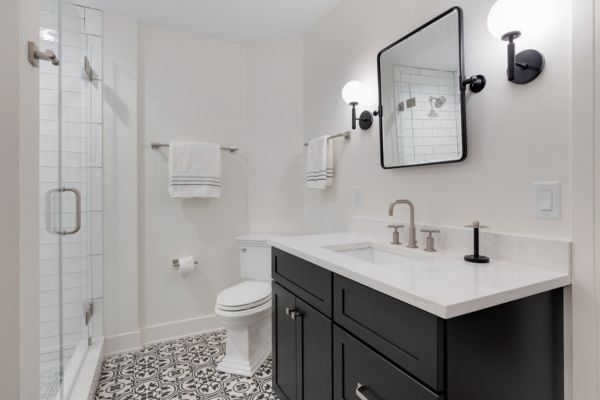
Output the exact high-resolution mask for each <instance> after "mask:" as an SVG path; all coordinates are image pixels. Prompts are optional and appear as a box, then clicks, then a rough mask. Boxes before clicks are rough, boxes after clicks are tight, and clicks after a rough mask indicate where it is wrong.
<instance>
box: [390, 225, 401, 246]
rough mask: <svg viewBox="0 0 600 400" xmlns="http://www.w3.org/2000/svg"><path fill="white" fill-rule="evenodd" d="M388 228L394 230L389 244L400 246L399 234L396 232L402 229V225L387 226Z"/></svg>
mask: <svg viewBox="0 0 600 400" xmlns="http://www.w3.org/2000/svg"><path fill="white" fill-rule="evenodd" d="M388 228H392V229H394V234H393V235H392V242H391V244H395V245H399V244H402V243H400V232H398V229H400V228H404V225H399V224H396V225H388Z"/></svg>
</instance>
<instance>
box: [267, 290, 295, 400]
mask: <svg viewBox="0 0 600 400" xmlns="http://www.w3.org/2000/svg"><path fill="white" fill-rule="evenodd" d="M295 308H296V297H295V296H294V295H293V294H291V293H290V292H288V291H287V290H285V289H284V288H282V287H281V286H279V285H278V284H276V283H274V282H273V311H272V312H273V319H272V326H273V386H274V388H275V392H276V393H277V395H278V396H279V398H280V399H281V400H299V399H298V397H297V388H296V381H297V377H296V371H297V370H296V364H297V354H298V352H297V351H298V349H297V346H296V342H297V340H296V321H294V320H292V319H291V318H290V316H289V314H290V312H289V311H290V310H292V309H295Z"/></svg>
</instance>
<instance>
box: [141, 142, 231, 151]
mask: <svg viewBox="0 0 600 400" xmlns="http://www.w3.org/2000/svg"><path fill="white" fill-rule="evenodd" d="M150 147H152V149H154V150H157V149H160V148H161V147H169V145H168V144H167V143H157V142H152V143H150ZM221 150H223V151H228V152H230V153H235V152H236V151H239V150H240V149H239V148H238V147H221Z"/></svg>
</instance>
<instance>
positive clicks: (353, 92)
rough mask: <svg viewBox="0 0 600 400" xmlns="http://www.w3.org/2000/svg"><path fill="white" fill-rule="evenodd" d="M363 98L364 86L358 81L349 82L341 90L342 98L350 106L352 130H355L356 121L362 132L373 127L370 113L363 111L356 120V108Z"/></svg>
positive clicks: (364, 94)
mask: <svg viewBox="0 0 600 400" xmlns="http://www.w3.org/2000/svg"><path fill="white" fill-rule="evenodd" d="M365 96H366V89H365V85H363V84H362V82H359V81H350V82H348V83H346V85H345V86H344V89H342V98H343V99H344V101H345V102H346V103H347V104H348V105H350V106H352V129H356V121H358V123H359V126H360V128H361V129H363V130H367V129H369V128H370V127H371V125H373V114H371V112H370V111H363V112H362V113H361V114H360V118H356V106H357V105H359V104H360V101H361V100H364V98H365Z"/></svg>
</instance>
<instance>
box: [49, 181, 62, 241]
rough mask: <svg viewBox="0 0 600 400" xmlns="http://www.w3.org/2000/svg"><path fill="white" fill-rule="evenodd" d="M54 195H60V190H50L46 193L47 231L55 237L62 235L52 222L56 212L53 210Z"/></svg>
mask: <svg viewBox="0 0 600 400" xmlns="http://www.w3.org/2000/svg"><path fill="white" fill-rule="evenodd" d="M54 193H60V189H50V190H48V192H47V193H46V230H47V231H48V232H49V233H51V234H54V235H60V231H58V230H56V229H54V223H53V221H52V216H53V213H54V210H53V209H52V204H53V203H52V195H53V194H54Z"/></svg>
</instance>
